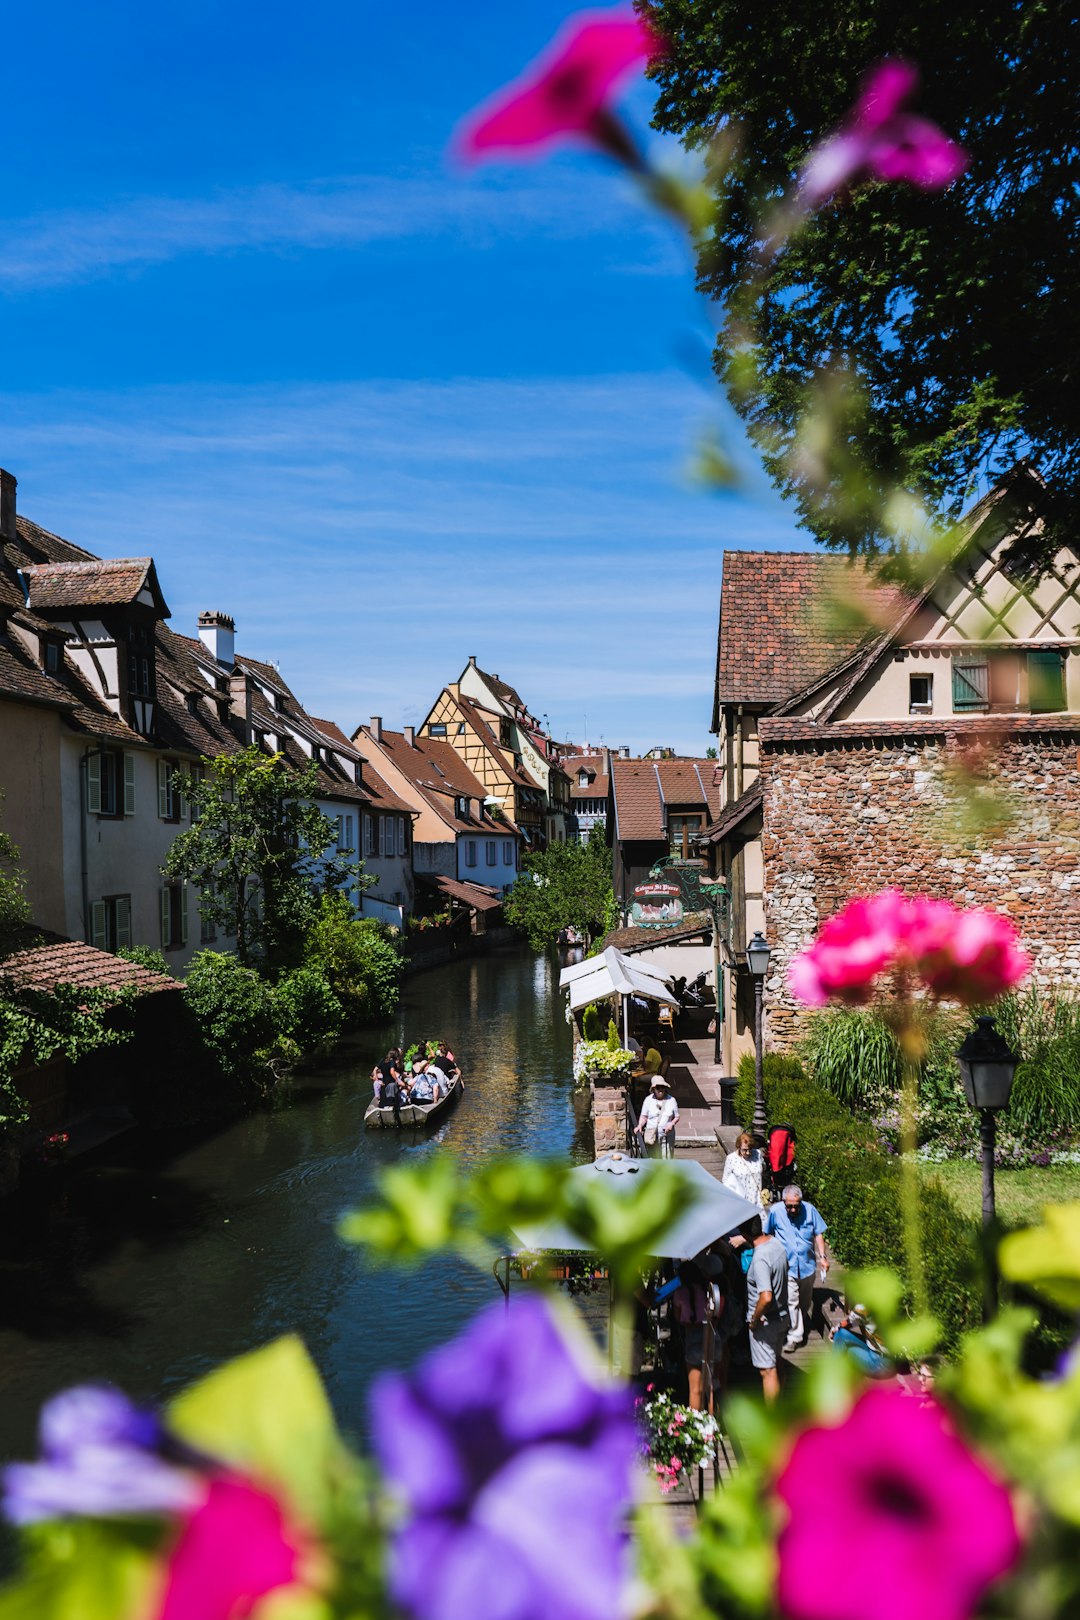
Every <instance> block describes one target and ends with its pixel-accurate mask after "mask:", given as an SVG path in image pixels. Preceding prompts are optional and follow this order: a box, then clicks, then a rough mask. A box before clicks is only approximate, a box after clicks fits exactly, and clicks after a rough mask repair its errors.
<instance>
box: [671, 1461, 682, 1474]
mask: <svg viewBox="0 0 1080 1620" xmlns="http://www.w3.org/2000/svg"><path fill="white" fill-rule="evenodd" d="M681 1467H682V1463H681V1462H680V1461H679V1459H678V1457H672V1459H671V1472H672V1473H673V1474H677V1473H678V1472H679V1469H680V1468H681Z"/></svg>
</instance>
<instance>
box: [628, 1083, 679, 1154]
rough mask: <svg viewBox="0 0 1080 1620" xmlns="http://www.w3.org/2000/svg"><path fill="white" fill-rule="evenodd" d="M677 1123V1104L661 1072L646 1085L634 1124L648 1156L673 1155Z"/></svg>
mask: <svg viewBox="0 0 1080 1620" xmlns="http://www.w3.org/2000/svg"><path fill="white" fill-rule="evenodd" d="M678 1123H679V1105H678V1103H677V1102H676V1101H675V1098H674V1097H673V1096H672V1094H671V1087H670V1086H669V1085H668V1083H667V1081H666V1080H665V1079H664V1077H663V1075H662V1074H656V1075H654V1076H653V1079H652V1083H651V1085H650V1086H649V1094H648V1096H647V1097H646V1098H645V1101H644V1102H643V1103H642V1105H641V1114H640V1117H639V1119H638V1127H637V1128H638V1136H639V1137H640V1138H641V1141H642V1143H643V1145H644V1148H645V1153H646V1156H647V1157H648V1158H650V1159H671V1158H674V1156H675V1127H676V1125H677V1124H678Z"/></svg>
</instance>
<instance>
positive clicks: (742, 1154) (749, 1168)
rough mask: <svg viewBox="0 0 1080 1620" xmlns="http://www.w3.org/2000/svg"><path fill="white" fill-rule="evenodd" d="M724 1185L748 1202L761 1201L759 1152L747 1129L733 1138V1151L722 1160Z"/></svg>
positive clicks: (757, 1202)
mask: <svg viewBox="0 0 1080 1620" xmlns="http://www.w3.org/2000/svg"><path fill="white" fill-rule="evenodd" d="M723 1180H724V1186H725V1187H730V1188H731V1190H732V1192H737V1193H738V1195H739V1197H740V1198H745V1199H746V1200H747V1202H748V1203H751V1204H760V1203H761V1154H760V1153H759V1152H758V1150H757V1148H756V1147H755V1146H754V1142H753V1138H752V1137H751V1135H750V1132H749V1131H743V1133H742V1135H741V1136H739V1137H737V1138H736V1140H735V1151H734V1153H729V1154H728V1156H727V1158H726V1159H725V1160H724V1177H723Z"/></svg>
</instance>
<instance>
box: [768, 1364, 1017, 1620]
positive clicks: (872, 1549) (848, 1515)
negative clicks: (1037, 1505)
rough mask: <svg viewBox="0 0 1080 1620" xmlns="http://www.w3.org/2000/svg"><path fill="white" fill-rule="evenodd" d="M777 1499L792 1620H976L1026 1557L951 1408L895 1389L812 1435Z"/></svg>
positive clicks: (798, 1445) (801, 1445)
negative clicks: (995, 1588) (985, 1599)
mask: <svg viewBox="0 0 1080 1620" xmlns="http://www.w3.org/2000/svg"><path fill="white" fill-rule="evenodd" d="M777 1494H778V1495H779V1497H780V1500H781V1501H782V1502H783V1504H784V1506H785V1507H786V1508H787V1510H788V1515H789V1517H788V1522H787V1524H786V1525H785V1527H784V1529H783V1530H782V1531H781V1534H780V1540H779V1546H778V1552H779V1565H780V1572H779V1584H778V1593H777V1595H778V1597H779V1603H780V1609H781V1611H782V1612H783V1614H784V1615H785V1616H786V1617H788V1620H862V1617H863V1616H864V1615H870V1614H872V1615H873V1616H874V1620H913V1617H915V1616H917V1617H918V1620H968V1616H970V1615H971V1614H972V1613H973V1612H974V1610H975V1607H976V1605H977V1604H978V1602H979V1599H980V1597H981V1596H982V1594H983V1592H984V1591H985V1590H986V1589H987V1587H988V1586H990V1585H991V1584H992V1583H993V1582H994V1581H996V1580H998V1579H999V1578H1000V1577H1001V1576H1003V1575H1005V1574H1007V1573H1008V1571H1009V1570H1010V1569H1011V1568H1012V1566H1013V1565H1014V1564H1015V1562H1016V1560H1017V1558H1018V1557H1019V1554H1020V1537H1019V1534H1018V1532H1017V1529H1016V1523H1015V1520H1014V1518H1013V1511H1012V1504H1011V1502H1010V1500H1009V1493H1008V1491H1007V1490H1006V1489H1005V1487H1004V1485H1002V1484H1001V1483H1000V1482H999V1481H998V1480H997V1479H995V1478H994V1477H993V1475H992V1474H990V1473H989V1472H988V1471H987V1469H986V1468H985V1467H984V1466H983V1464H982V1463H981V1462H980V1461H979V1460H978V1459H977V1458H976V1457H974V1456H973V1455H972V1453H971V1452H970V1451H969V1450H968V1448H967V1446H966V1445H965V1444H964V1442H963V1440H961V1439H960V1437H959V1436H958V1435H957V1434H956V1432H955V1431H954V1429H953V1428H952V1426H951V1424H950V1423H949V1420H948V1417H947V1415H946V1413H945V1411H944V1410H943V1409H942V1407H941V1406H939V1405H938V1404H937V1403H936V1402H932V1401H931V1402H926V1403H923V1402H921V1401H913V1400H911V1399H910V1398H909V1397H907V1396H905V1395H904V1394H902V1393H901V1392H900V1391H899V1390H896V1389H887V1388H884V1387H878V1388H875V1389H870V1390H867V1392H866V1393H865V1394H864V1395H862V1396H861V1397H860V1398H859V1400H858V1401H857V1402H856V1403H855V1405H854V1407H853V1408H852V1410H851V1412H850V1413H849V1414H848V1416H847V1417H846V1418H845V1419H844V1421H843V1422H842V1423H840V1424H838V1425H837V1426H836V1427H835V1428H818V1429H806V1430H804V1431H803V1433H802V1434H800V1435H799V1437H798V1439H797V1440H796V1441H795V1444H794V1446H793V1447H792V1451H791V1456H790V1458H789V1460H788V1463H787V1466H786V1467H785V1469H784V1471H783V1473H782V1474H781V1475H780V1478H779V1480H778V1482H777ZM829 1571H831V1572H833V1573H832V1574H831V1575H830V1574H829V1573H827V1572H829Z"/></svg>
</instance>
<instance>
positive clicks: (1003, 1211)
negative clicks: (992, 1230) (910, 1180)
mask: <svg viewBox="0 0 1080 1620" xmlns="http://www.w3.org/2000/svg"><path fill="white" fill-rule="evenodd" d="M920 1169H921V1170H922V1173H923V1174H924V1175H925V1176H926V1177H927V1179H929V1178H930V1177H931V1176H937V1177H938V1179H939V1180H940V1182H941V1184H942V1186H943V1187H944V1188H945V1190H946V1192H947V1193H948V1194H949V1196H950V1198H951V1199H952V1200H953V1203H954V1204H956V1206H957V1208H958V1209H961V1210H962V1211H963V1212H964V1214H965V1215H970V1216H971V1218H972V1220H978V1219H979V1218H980V1216H981V1215H982V1168H981V1166H980V1165H978V1164H971V1163H969V1162H968V1161H967V1160H966V1159H954V1160H950V1161H949V1162H948V1163H947V1164H924V1165H921V1166H920ZM994 1189H995V1192H996V1195H997V1210H998V1215H999V1217H1000V1219H1001V1220H1002V1221H1004V1222H1005V1224H1006V1225H1007V1226H1028V1225H1031V1224H1032V1223H1033V1222H1035V1221H1037V1220H1038V1219H1039V1216H1040V1214H1041V1213H1042V1206H1043V1205H1044V1204H1062V1203H1065V1202H1067V1201H1068V1200H1069V1199H1080V1164H1056V1165H1054V1166H1052V1167H1051V1168H1050V1169H1048V1170H1039V1169H1034V1168H1032V1169H1027V1170H997V1171H995V1173H994Z"/></svg>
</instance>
